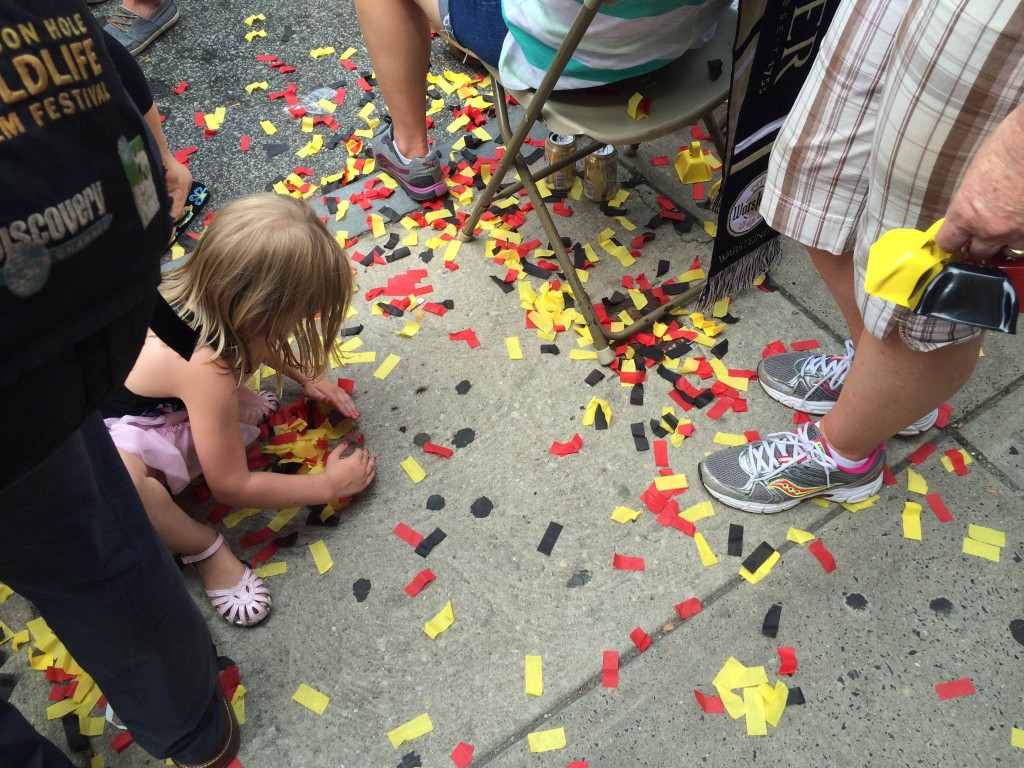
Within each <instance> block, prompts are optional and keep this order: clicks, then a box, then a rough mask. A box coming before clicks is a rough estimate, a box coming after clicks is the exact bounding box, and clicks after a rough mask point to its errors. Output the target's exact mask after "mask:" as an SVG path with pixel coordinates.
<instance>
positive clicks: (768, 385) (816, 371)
mask: <svg viewBox="0 0 1024 768" xmlns="http://www.w3.org/2000/svg"><path fill="white" fill-rule="evenodd" d="M845 344H846V353H845V354H842V355H821V354H817V355H812V354H808V353H807V352H786V353H784V354H781V355H772V356H771V357H766V358H765V359H764V360H762V361H761V362H760V363H759V364H758V366H757V380H758V382H760V384H761V388H762V389H763V390H764V391H765V392H767V393H768V395H769V396H770V397H772V398H774V399H776V400H778V401H779V402H780V403H782V404H783V405H786V406H789V407H790V408H793V409H794V410H797V411H803V412H804V413H809V414H812V415H814V416H822V415H824V414H826V413H828V412H829V411H830V410H832V406H833V405H835V404H836V401H837V400H838V399H839V395H840V393H841V392H842V391H843V382H844V381H846V374H847V373H849V372H850V364H851V363H852V362H853V343H852V342H850V341H849V340H848V341H846V342H845ZM938 418H939V411H938V409H935V410H934V411H931V412H930V413H928V414H926V415H925V416H923V417H922V418H920V419H918V420H917V421H915V422H914V423H913V424H911V425H910V426H909V427H907V428H906V429H904V430H903V431H901V432H898V433H897V434H898V435H899V436H900V437H913V436H914V435H919V434H921V433H922V432H927V431H928V430H929V429H931V428H932V427H934V426H935V422H936V420H937V419H938Z"/></svg>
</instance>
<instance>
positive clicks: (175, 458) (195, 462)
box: [103, 385, 278, 494]
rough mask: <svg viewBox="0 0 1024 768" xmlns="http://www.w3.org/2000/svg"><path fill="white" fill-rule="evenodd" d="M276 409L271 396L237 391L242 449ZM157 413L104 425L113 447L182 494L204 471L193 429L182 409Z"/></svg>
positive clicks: (169, 408) (109, 420) (241, 388)
mask: <svg viewBox="0 0 1024 768" xmlns="http://www.w3.org/2000/svg"><path fill="white" fill-rule="evenodd" d="M277 408H278V403H277V398H276V397H274V395H273V394H272V393H270V392H265V391H260V392H253V391H252V390H251V389H249V388H248V387H246V386H245V385H241V386H239V387H238V420H239V424H238V428H239V432H240V433H241V436H242V443H243V445H249V444H250V443H252V442H253V441H254V440H256V438H257V437H259V434H260V430H259V427H257V426H256V425H257V424H259V423H260V422H261V421H263V420H264V419H265V418H267V417H268V416H269V415H270V414H272V413H274V412H275V411H277ZM156 410H157V411H159V412H157V413H152V412H151V411H147V415H144V416H133V415H128V416H120V417H116V418H107V419H104V420H103V422H104V423H105V424H106V425H107V431H108V432H109V433H110V437H111V438H112V439H113V441H114V445H116V446H117V447H118V448H119V449H121V450H122V451H126V452H127V453H131V454H134V455H135V456H138V457H139V458H140V459H142V461H143V463H145V464H146V466H147V467H152V468H153V469H155V470H157V471H159V472H162V473H163V476H164V478H165V481H166V483H167V487H168V488H169V489H170V491H171V493H172V494H177V493H181V492H182V491H183V490H185V488H186V487H187V486H188V484H189V482H190V481H192V480H194V479H195V478H196V477H198V476H199V475H201V474H202V471H203V470H202V468H201V467H200V466H199V457H198V456H197V455H196V447H195V443H194V442H193V440H192V425H191V424H190V423H189V420H188V412H187V411H186V410H185V409H184V408H182V407H178V409H177V410H175V409H174V408H173V406H161V407H160V408H158V409H156Z"/></svg>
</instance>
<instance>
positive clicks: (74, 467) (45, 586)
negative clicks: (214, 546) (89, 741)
mask: <svg viewBox="0 0 1024 768" xmlns="http://www.w3.org/2000/svg"><path fill="white" fill-rule="evenodd" d="M0 581H3V582H4V583H6V584H8V585H10V586H11V587H12V588H13V589H14V590H15V591H17V592H18V593H19V594H21V595H22V596H24V597H25V598H26V599H28V600H31V601H32V602H33V603H34V604H35V606H36V607H37V608H38V609H39V612H40V613H41V614H42V616H43V618H45V619H46V621H47V623H48V624H49V626H50V627H51V628H52V629H53V631H54V633H55V634H56V635H57V637H58V638H59V639H60V640H61V641H62V642H63V643H64V645H65V646H66V647H67V649H68V650H69V651H70V652H71V654H72V656H73V657H74V658H75V660H76V661H77V662H78V663H79V664H80V665H81V666H82V668H83V669H85V670H87V671H88V672H89V674H90V675H92V677H93V678H94V679H95V680H96V683H97V685H98V686H99V687H100V690H101V691H102V692H103V693H104V695H105V696H106V697H107V699H108V701H109V702H110V704H111V706H113V708H114V711H115V712H116V713H117V714H118V715H119V716H120V717H121V719H122V720H123V721H124V723H125V724H126V725H127V726H128V728H129V731H130V732H131V734H132V735H133V736H134V737H135V740H136V741H137V742H139V745H140V746H141V747H143V748H144V749H145V750H146V751H147V752H149V753H151V754H153V755H155V756H158V757H165V756H171V757H173V758H174V759H175V760H178V761H180V762H182V763H184V764H193V763H195V764H200V763H202V764H206V761H208V760H209V759H210V758H211V757H213V756H214V755H217V754H218V753H219V752H220V751H222V749H223V747H224V746H225V744H226V743H227V739H226V736H228V735H232V730H231V729H233V737H234V744H235V747H234V749H235V750H236V751H237V724H235V723H234V717H233V716H229V714H228V712H227V710H226V709H225V707H224V704H223V695H222V694H220V693H218V691H217V688H215V686H219V681H218V680H217V668H216V659H215V656H214V651H213V646H212V644H211V641H210V635H209V631H208V629H207V628H206V623H205V621H204V620H203V617H202V614H200V612H199V610H198V608H197V607H196V605H195V603H194V602H193V601H192V598H191V596H190V595H189V593H188V590H187V589H186V588H185V585H184V582H183V580H182V577H181V573H180V572H179V570H178V568H177V567H176V566H175V565H174V562H173V561H172V560H171V558H170V556H169V555H168V553H167V550H166V549H165V548H164V546H163V545H162V544H161V543H160V540H159V538H158V537H157V535H156V532H155V531H154V530H153V528H152V526H151V525H150V524H149V520H148V519H147V517H146V513H145V510H144V509H143V507H142V503H141V502H140V501H139V497H138V494H137V493H136V492H135V487H134V486H133V485H132V481H131V479H130V478H129V476H128V473H127V471H126V470H125V468H124V465H123V464H122V462H121V460H120V458H119V456H118V454H117V451H116V450H115V448H114V445H113V443H112V442H111V440H110V436H109V435H108V434H107V430H106V428H105V427H104V425H103V421H102V419H100V417H99V414H94V415H93V416H92V417H90V418H89V419H88V420H87V421H86V423H85V424H84V425H83V426H82V427H81V428H80V429H79V430H78V431H77V432H75V433H74V434H73V435H72V436H71V437H70V438H69V439H68V440H67V441H66V442H65V443H64V445H62V446H61V447H60V448H58V449H57V451H56V452H55V453H54V454H52V455H51V456H50V457H49V458H47V459H45V460H44V461H43V462H42V463H41V464H39V465H38V466H36V467H35V468H34V469H33V470H31V471H30V472H29V473H27V474H26V475H24V476H23V477H22V478H20V479H19V480H17V481H15V482H14V484H13V485H11V486H10V487H8V488H6V489H4V490H3V491H0ZM7 717H8V715H7V714H5V719H7ZM229 721H230V722H229ZM9 722H11V723H14V726H17V725H18V723H17V722H16V720H9ZM22 730H23V729H22ZM17 732H18V729H17V728H16V727H15V728H12V729H11V730H9V731H8V730H6V729H4V730H0V737H3V736H6V735H9V734H14V735H17ZM39 738H40V739H41V738H42V737H39ZM7 746H8V745H6V744H0V755H5V754H8V753H7ZM19 749H23V750H30V751H31V750H32V749H33V746H32V745H31V744H28V743H27V742H25V741H24V740H23V739H22V740H21V743H20V746H19ZM35 749H36V753H37V754H45V753H46V752H47V751H48V748H45V747H42V746H40V745H38V744H37V745H35ZM231 757H233V753H232V755H231ZM229 759H230V757H228V760H229ZM0 762H2V760H0ZM21 764H24V763H21ZM213 764H216V765H221V764H222V765H226V764H227V760H225V761H223V762H221V763H211V765H213Z"/></svg>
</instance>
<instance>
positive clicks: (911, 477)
mask: <svg viewBox="0 0 1024 768" xmlns="http://www.w3.org/2000/svg"><path fill="white" fill-rule="evenodd" d="M907 490H908V491H910V492H911V493H920V494H922V495H924V494H926V493H928V483H926V482H925V480H924V478H923V477H921V475H919V474H918V473H917V472H915V471H914V470H912V469H908V470H907Z"/></svg>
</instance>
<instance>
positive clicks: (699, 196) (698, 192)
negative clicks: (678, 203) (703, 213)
mask: <svg viewBox="0 0 1024 768" xmlns="http://www.w3.org/2000/svg"><path fill="white" fill-rule="evenodd" d="M692 191H693V199H694V200H696V201H697V202H700V201H701V200H703V199H704V185H703V184H699V183H698V184H694V185H693V186H692Z"/></svg>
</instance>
